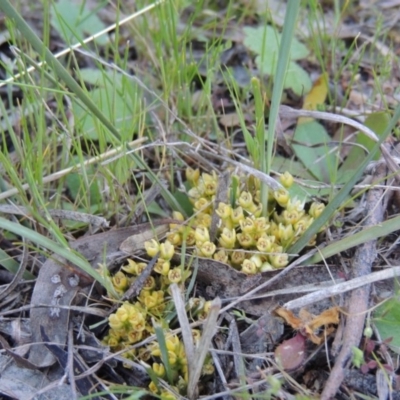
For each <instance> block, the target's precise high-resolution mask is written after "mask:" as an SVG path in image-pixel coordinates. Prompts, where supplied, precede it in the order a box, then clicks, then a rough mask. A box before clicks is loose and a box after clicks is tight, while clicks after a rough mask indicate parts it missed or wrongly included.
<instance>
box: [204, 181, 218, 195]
mask: <svg viewBox="0 0 400 400" xmlns="http://www.w3.org/2000/svg"><path fill="white" fill-rule="evenodd" d="M216 192H217V182H216V181H211V182H206V183H205V184H204V194H206V195H207V196H210V197H211V196H214V195H215V193H216Z"/></svg>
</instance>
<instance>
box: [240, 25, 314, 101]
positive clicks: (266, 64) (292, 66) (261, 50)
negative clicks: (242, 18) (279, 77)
mask: <svg viewBox="0 0 400 400" xmlns="http://www.w3.org/2000/svg"><path fill="white" fill-rule="evenodd" d="M244 32H245V35H246V37H245V39H244V41H243V43H244V44H245V46H247V47H248V48H249V49H250V50H252V51H254V52H255V53H256V54H258V56H257V57H256V64H257V67H258V68H259V69H260V71H262V72H263V73H266V74H268V75H271V76H274V75H275V71H276V67H277V63H278V51H279V45H280V42H281V38H282V35H281V34H280V33H279V32H277V31H276V30H275V29H274V28H273V27H271V26H269V25H268V26H266V27H262V26H259V27H257V28H250V27H246V28H244ZM307 55H308V50H307V48H306V47H305V46H304V45H303V44H302V43H300V42H299V41H298V40H296V38H293V39H292V44H291V47H290V54H289V60H290V61H289V65H288V69H287V71H286V77H285V83H284V87H285V88H289V89H292V90H293V91H294V92H295V93H296V94H298V95H299V96H301V95H302V94H304V93H307V92H308V91H309V90H310V89H311V80H310V77H309V76H308V74H307V73H306V72H305V71H304V69H303V68H301V67H300V66H299V65H298V64H296V63H295V62H293V61H294V60H299V59H301V58H304V57H306V56H307Z"/></svg>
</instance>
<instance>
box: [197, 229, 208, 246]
mask: <svg viewBox="0 0 400 400" xmlns="http://www.w3.org/2000/svg"><path fill="white" fill-rule="evenodd" d="M194 235H195V238H196V246H197V247H199V246H201V245H202V244H203V243H205V242H209V241H210V233H209V231H208V228H205V227H204V226H198V227H197V228H196V231H195V234H194Z"/></svg>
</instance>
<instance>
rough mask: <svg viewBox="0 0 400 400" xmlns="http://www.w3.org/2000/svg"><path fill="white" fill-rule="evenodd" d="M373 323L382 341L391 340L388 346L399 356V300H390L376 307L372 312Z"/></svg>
mask: <svg viewBox="0 0 400 400" xmlns="http://www.w3.org/2000/svg"><path fill="white" fill-rule="evenodd" d="M373 322H374V324H375V326H376V327H377V329H378V331H379V334H380V336H381V338H382V340H386V339H389V338H392V340H391V341H390V342H389V343H388V346H390V348H391V349H392V350H393V351H395V352H396V353H398V354H400V335H399V332H400V299H399V298H398V297H397V298H393V299H390V300H388V301H387V302H385V303H384V304H382V305H381V306H380V307H378V308H377V309H376V310H375V312H374V317H373Z"/></svg>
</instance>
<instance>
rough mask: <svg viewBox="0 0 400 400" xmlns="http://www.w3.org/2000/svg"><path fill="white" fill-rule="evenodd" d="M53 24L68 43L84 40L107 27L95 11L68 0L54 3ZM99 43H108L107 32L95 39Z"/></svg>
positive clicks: (52, 11)
mask: <svg viewBox="0 0 400 400" xmlns="http://www.w3.org/2000/svg"><path fill="white" fill-rule="evenodd" d="M51 25H52V26H53V27H54V28H55V29H56V30H57V31H58V33H59V34H60V36H61V37H62V38H63V39H64V40H65V42H66V43H67V44H73V43H77V42H81V41H83V40H84V39H85V38H86V37H88V36H92V35H94V34H95V33H97V32H100V31H102V30H103V29H105V28H106V26H105V24H104V23H103V22H102V21H101V20H100V19H99V18H98V17H97V15H96V14H95V12H94V11H92V10H90V9H89V8H88V7H87V4H86V3H85V2H84V3H83V5H80V4H77V3H75V4H74V3H72V4H71V2H70V1H68V0H59V1H57V2H54V3H53V7H52V9H51ZM95 42H96V43H97V44H99V45H103V46H104V45H106V44H107V43H108V36H107V34H104V35H101V36H99V37H98V38H96V39H95Z"/></svg>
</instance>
